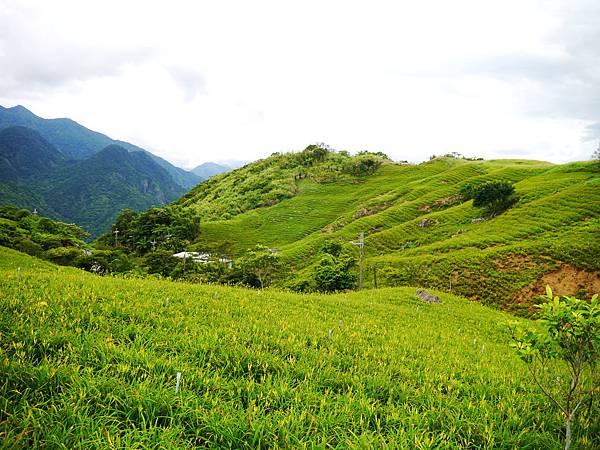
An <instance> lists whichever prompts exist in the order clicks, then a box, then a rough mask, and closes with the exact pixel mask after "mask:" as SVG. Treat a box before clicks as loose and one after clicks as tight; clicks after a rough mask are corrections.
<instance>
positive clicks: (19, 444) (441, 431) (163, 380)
mask: <svg viewBox="0 0 600 450" xmlns="http://www.w3.org/2000/svg"><path fill="white" fill-rule="evenodd" d="M440 295H441V297H442V301H443V303H441V304H437V305H428V304H424V303H420V302H418V301H417V300H416V299H415V296H414V289H411V288H393V289H390V288H388V289H380V290H378V291H369V292H362V293H358V292H353V293H347V294H337V295H327V296H323V295H301V294H291V293H284V292H279V291H276V290H263V291H253V290H245V289H241V288H231V287H224V286H202V285H191V284H184V283H173V282H168V281H157V280H127V279H119V278H112V277H99V276H94V275H92V274H89V273H85V272H80V271H78V270H76V269H73V268H61V267H57V266H53V265H52V264H49V263H45V262H41V261H39V260H36V259H34V258H30V257H26V256H24V255H22V254H19V253H17V252H15V251H13V250H8V249H5V248H1V247H0V380H1V381H0V436H2V442H3V446H5V447H9V448H34V447H35V448H38V447H46V448H53V447H66V448H81V447H89V448H100V447H104V448H109V447H110V448H112V447H115V448H190V447H196V446H202V447H210V448H282V447H285V448H307V447H311V448H314V447H319V448H368V447H372V448H381V447H386V446H387V447H391V448H422V449H425V448H459V447H461V448H467V447H468V448H507V449H508V448H531V449H533V448H535V449H550V448H558V447H560V446H561V442H560V439H561V438H560V430H561V429H562V426H563V419H562V417H561V415H560V414H559V412H558V411H557V410H556V409H555V408H554V407H552V405H549V404H548V403H547V400H546V399H545V397H544V396H543V395H542V394H541V393H539V391H538V390H537V389H536V388H535V387H534V386H532V384H531V382H530V380H529V375H528V373H527V370H526V368H525V365H524V364H523V363H522V362H521V361H520V360H519V359H518V358H517V356H516V355H515V354H514V352H513V350H512V349H511V348H510V347H509V345H508V344H509V341H510V336H509V333H508V330H507V328H506V325H505V323H506V321H507V320H509V319H511V317H510V316H509V315H507V314H506V313H503V312H500V311H498V310H494V309H489V308H486V307H484V306H481V305H479V304H476V303H473V302H469V301H467V300H466V299H463V298H459V297H456V296H453V295H448V294H440ZM523 321H524V320H523ZM178 372H180V373H181V374H182V375H181V382H180V392H179V394H178V395H175V385H176V374H177V373H178ZM597 408H598V407H597V402H596V403H594V407H593V409H592V410H589V411H584V412H582V413H581V414H580V415H579V416H578V418H577V420H576V423H575V424H574V433H575V435H574V444H573V445H574V447H575V448H582V449H592V448H598V446H599V445H600V441H598V436H600V429H599V428H598V422H597V420H595V419H594V418H597V417H598V413H599V411H598V409H597Z"/></svg>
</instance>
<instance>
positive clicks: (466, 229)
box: [184, 158, 600, 311]
mask: <svg viewBox="0 0 600 450" xmlns="http://www.w3.org/2000/svg"><path fill="white" fill-rule="evenodd" d="M234 175H235V173H231V174H230V175H229V176H230V177H233V176H234ZM490 180H503V181H510V182H511V183H514V186H515V189H516V192H517V194H518V195H519V201H518V203H517V204H516V205H515V206H513V207H512V208H511V209H510V210H508V211H507V212H505V213H503V214H501V215H500V216H498V217H495V218H493V219H489V220H486V221H483V222H476V223H473V222H472V221H473V220H474V219H478V218H481V217H485V212H484V211H483V209H482V208H474V207H473V205H472V202H471V201H469V202H466V203H461V202H460V201H459V200H458V201H457V199H456V195H457V194H458V193H459V191H460V188H461V187H462V186H464V185H465V184H466V183H477V182H481V181H490ZM599 187H600V172H598V171H597V169H595V168H594V166H593V164H592V163H571V164H565V165H552V164H549V163H545V162H539V161H520V160H498V161H465V160H461V159H456V158H441V159H436V160H433V161H430V162H428V163H423V164H420V165H416V166H406V165H396V164H384V165H383V166H381V168H380V169H379V170H378V171H377V172H376V173H375V174H373V175H370V176H368V177H356V178H351V179H344V180H341V181H337V182H329V183H323V182H321V183H319V182H314V181H310V180H301V181H299V182H297V186H296V190H297V192H296V194H295V196H293V197H292V198H289V199H285V200H283V201H281V202H279V203H277V204H275V205H273V206H269V207H262V208H257V209H253V210H251V211H247V212H245V213H242V214H238V215H235V216H234V217H232V218H230V219H228V220H210V219H208V220H204V221H203V222H202V225H201V229H202V231H201V236H200V239H199V241H198V242H197V244H196V248H198V249H202V248H205V247H207V248H210V247H211V246H213V247H214V246H215V245H216V244H219V243H221V244H223V243H225V244H227V245H226V247H227V248H228V249H229V252H230V254H231V255H233V256H236V255H239V254H241V252H243V251H244V250H245V249H247V248H250V247H252V246H254V245H255V244H256V243H261V244H264V245H267V246H268V247H276V248H279V249H281V255H282V257H283V258H284V260H285V262H286V264H287V265H288V266H289V267H291V268H292V269H294V270H297V271H298V273H299V275H300V276H304V277H309V276H310V271H311V268H312V266H313V264H314V263H315V262H316V261H317V259H318V257H319V256H318V253H319V250H320V248H321V247H322V245H323V243H324V242H325V241H326V240H330V239H335V240H339V241H342V242H351V241H355V240H357V238H358V235H359V233H361V232H365V234H366V245H365V268H366V284H367V285H369V286H370V285H371V283H372V277H373V268H374V267H377V268H378V270H379V273H378V275H379V277H378V281H379V284H380V285H381V286H401V285H413V286H427V287H431V288H436V289H441V290H446V291H450V289H451V290H452V292H454V293H456V294H459V295H463V296H467V297H469V298H471V299H476V300H479V301H482V302H484V303H486V304H494V305H500V306H503V307H506V308H510V309H512V310H515V311H518V310H519V308H525V309H527V308H528V307H529V305H530V304H531V302H530V301H523V297H524V296H525V294H523V292H524V291H529V290H535V289H533V287H534V286H537V289H538V290H540V289H541V291H540V292H539V293H543V286H541V285H540V280H541V278H542V277H543V276H544V275H545V274H548V273H552V272H557V276H556V277H555V278H557V279H560V278H561V273H562V272H560V271H561V270H562V271H569V270H576V271H582V272H589V274H584V275H585V277H586V280H592V282H589V281H587V282H581V283H580V284H581V286H578V284H577V282H573V283H571V284H573V285H575V289H576V290H581V291H582V292H586V293H587V294H588V295H591V294H592V293H594V292H597V290H598V289H597V288H598V286H600V275H599V273H598V271H599V269H600V262H599V261H598V258H597V255H598V254H600V238H599V237H598V236H600V220H599V219H598V217H600V189H598V188H599ZM241 195H243V194H241ZM194 201H196V202H198V203H194ZM209 203H210V204H211V205H215V204H218V199H212V198H211V202H209ZM209 203H207V202H205V201H204V200H202V199H198V198H197V197H192V198H190V199H188V200H187V201H186V203H185V204H184V206H185V207H191V208H195V207H197V206H195V205H200V206H201V207H202V208H208V204H209ZM213 207H216V206H213ZM425 219H427V220H429V226H426V227H421V226H420V223H421V221H423V220H425ZM355 250H356V249H355ZM590 274H591V275H590ZM594 274H595V275H596V276H595V279H594V277H593V275H594ZM594 280H595V281H594ZM540 286H541V288H540ZM569 287H570V285H569ZM557 289H558V292H559V293H565V294H574V293H575V292H568V291H567V290H566V289H567V286H565V287H564V289H563V286H557Z"/></svg>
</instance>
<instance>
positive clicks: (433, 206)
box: [419, 194, 462, 212]
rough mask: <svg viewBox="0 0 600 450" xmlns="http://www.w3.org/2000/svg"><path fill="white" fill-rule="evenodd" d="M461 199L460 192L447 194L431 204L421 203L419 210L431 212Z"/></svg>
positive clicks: (454, 203)
mask: <svg viewBox="0 0 600 450" xmlns="http://www.w3.org/2000/svg"><path fill="white" fill-rule="evenodd" d="M461 201H462V196H461V195H460V194H453V195H449V196H448V197H442V198H440V199H438V200H436V201H435V202H433V203H432V204H431V205H422V206H420V207H419V211H421V212H431V211H434V210H437V209H444V208H448V207H450V206H454V205H458V204H459V203H460V202H461Z"/></svg>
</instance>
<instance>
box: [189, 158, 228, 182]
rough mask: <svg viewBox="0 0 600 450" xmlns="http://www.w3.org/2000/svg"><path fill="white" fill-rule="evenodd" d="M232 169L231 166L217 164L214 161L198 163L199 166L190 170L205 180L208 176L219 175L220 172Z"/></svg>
mask: <svg viewBox="0 0 600 450" xmlns="http://www.w3.org/2000/svg"><path fill="white" fill-rule="evenodd" d="M230 170H232V167H230V166H226V165H223V164H217V163H214V162H205V163H203V164H200V165H199V166H196V167H194V168H193V169H192V170H190V172H192V173H194V174H196V175H198V176H199V177H200V178H202V179H203V180H207V179H208V178H210V177H212V176H214V175H219V174H220V173H224V172H229V171H230Z"/></svg>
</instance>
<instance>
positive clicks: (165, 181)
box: [39, 145, 183, 235]
mask: <svg viewBox="0 0 600 450" xmlns="http://www.w3.org/2000/svg"><path fill="white" fill-rule="evenodd" d="M39 186H40V190H41V192H43V196H44V198H46V201H47V202H48V204H49V206H50V207H51V208H52V210H53V211H56V212H57V213H58V214H59V216H60V217H65V218H67V217H68V218H69V220H70V221H73V222H75V223H76V224H78V225H80V226H82V227H84V228H85V229H86V230H88V231H90V232H91V233H93V234H94V235H95V234H97V233H98V232H100V231H102V230H106V229H107V228H108V227H109V226H110V224H111V223H112V222H114V220H115V218H116V216H117V214H118V213H119V212H120V211H121V210H123V209H125V208H130V209H133V210H136V211H142V210H145V209H147V208H149V207H151V206H153V205H165V204H167V203H169V202H171V201H173V200H174V199H176V198H178V197H179V196H181V194H182V193H183V190H182V189H181V187H180V186H178V185H177V184H175V182H174V181H173V179H172V178H171V177H170V176H169V174H168V173H167V172H166V171H165V170H164V169H163V168H162V167H160V166H158V165H157V164H156V163H155V162H154V161H153V160H152V158H150V157H149V156H148V154H146V153H143V152H128V151H127V150H125V149H124V148H123V147H120V146H117V145H110V146H108V147H106V148H105V149H103V150H101V151H100V152H98V153H96V154H94V155H92V156H91V157H90V158H87V159H84V160H82V161H77V162H75V163H74V164H71V165H68V166H65V167H63V168H61V169H59V170H57V171H55V172H54V173H53V174H52V176H51V177H49V178H48V179H47V180H44V181H42V182H40V183H39Z"/></svg>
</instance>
